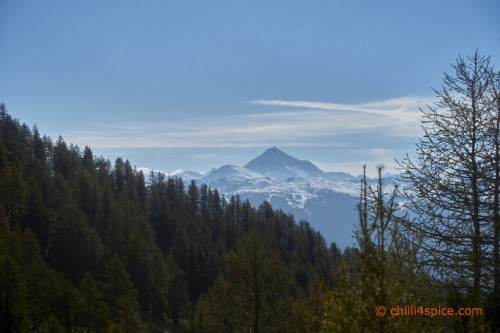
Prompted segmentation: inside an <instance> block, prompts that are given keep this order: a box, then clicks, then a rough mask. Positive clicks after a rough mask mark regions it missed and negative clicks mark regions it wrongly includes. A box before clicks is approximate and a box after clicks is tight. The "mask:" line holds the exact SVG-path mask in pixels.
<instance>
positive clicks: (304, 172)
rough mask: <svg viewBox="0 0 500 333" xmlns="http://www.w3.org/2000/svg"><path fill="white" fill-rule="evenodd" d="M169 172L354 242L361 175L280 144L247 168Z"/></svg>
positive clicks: (331, 237)
mask: <svg viewBox="0 0 500 333" xmlns="http://www.w3.org/2000/svg"><path fill="white" fill-rule="evenodd" d="M171 175H172V176H177V177H181V178H182V179H183V180H185V181H190V180H195V181H196V182H197V183H198V184H201V183H206V184H207V185H208V186H210V187H212V188H216V189H217V190H218V191H219V192H220V193H223V194H224V195H225V196H226V197H230V196H231V195H236V194H239V195H240V198H241V199H242V200H246V199H248V200H249V201H250V203H251V204H252V205H253V206H258V205H260V204H261V203H262V202H263V201H268V202H269V203H271V205H272V206H273V207H274V208H276V209H278V208H279V209H282V210H283V211H284V212H287V213H291V214H293V215H294V216H295V219H296V220H297V221H300V220H307V221H309V222H310V224H311V226H313V227H314V228H315V229H316V230H319V231H320V232H321V234H322V235H323V236H324V237H325V239H326V241H327V242H328V243H330V242H336V243H337V245H339V246H340V247H342V248H344V247H346V246H348V245H352V244H354V243H355V240H354V238H353V230H354V225H355V224H356V223H357V221H358V212H357V210H356V204H357V202H358V199H357V198H356V197H357V196H358V195H359V188H360V182H361V176H352V175H350V174H348V173H344V172H324V171H322V170H320V169H319V168H318V167H316V166H315V165H314V164H313V163H311V162H309V161H301V160H299V159H296V158H295V157H292V156H290V155H288V154H286V153H284V152H283V151H281V150H279V149H278V148H276V147H273V148H270V149H268V150H266V151H265V152H264V153H263V154H262V155H260V156H258V157H256V158H254V159H253V160H251V161H250V162H248V163H247V164H246V165H245V166H244V167H240V166H236V165H224V166H222V167H220V168H217V169H212V170H211V171H209V172H207V173H198V172H193V171H184V170H182V171H181V170H178V171H176V172H174V173H173V174H171ZM391 178H392V177H390V176H389V177H387V178H386V181H387V183H392V179H391ZM368 181H369V182H370V183H372V182H375V181H376V180H375V179H368Z"/></svg>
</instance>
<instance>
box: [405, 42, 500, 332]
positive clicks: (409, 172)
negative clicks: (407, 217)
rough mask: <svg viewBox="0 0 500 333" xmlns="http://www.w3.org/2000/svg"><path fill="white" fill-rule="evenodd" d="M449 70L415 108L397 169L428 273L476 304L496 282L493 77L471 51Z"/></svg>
mask: <svg viewBox="0 0 500 333" xmlns="http://www.w3.org/2000/svg"><path fill="white" fill-rule="evenodd" d="M452 68H453V70H454V73H453V74H447V73H445V74H444V79H443V86H442V88H441V89H439V90H434V91H435V93H436V97H437V99H438V100H437V102H436V103H435V104H434V105H430V106H428V107H427V108H426V109H422V113H423V120H422V128H423V130H424V136H423V138H421V139H420V140H419V142H418V143H417V145H416V146H417V150H416V154H415V157H413V158H411V157H409V156H407V157H406V158H405V159H403V160H402V161H400V162H399V165H400V167H401V169H402V179H401V180H402V181H403V182H404V183H405V188H406V191H405V192H406V199H407V202H408V207H410V209H411V210H412V211H413V212H414V214H415V216H416V217H417V222H416V223H412V224H409V225H408V227H409V229H410V230H411V231H412V232H413V233H414V234H415V235H416V236H417V237H419V238H420V239H421V240H423V242H422V255H423V257H424V258H426V261H427V263H428V264H429V268H430V269H429V272H430V273H432V274H434V275H435V277H436V278H438V280H440V281H442V282H445V284H446V285H447V286H448V287H454V288H456V290H457V291H459V292H460V293H462V294H464V297H466V299H467V302H468V304H467V306H481V305H483V304H484V298H485V295H486V294H488V293H489V292H490V291H491V290H492V288H493V287H494V286H496V288H497V289H498V285H499V281H500V280H499V279H500V274H499V272H500V271H499V266H500V258H499V245H498V244H499V236H500V229H499V226H500V223H499V213H498V209H499V208H498V196H499V191H500V188H499V174H500V171H499V165H498V162H499V156H500V154H499V153H500V150H499V123H498V122H499V119H498V118H499V102H498V100H499V94H498V74H497V73H495V72H494V69H493V67H492V66H491V65H490V59H489V57H486V56H483V55H480V54H479V53H478V52H477V51H476V52H475V53H474V55H472V56H470V57H467V58H466V59H464V58H462V57H459V58H458V59H457V60H456V63H455V64H452ZM490 258H491V259H493V260H490ZM492 272H494V274H492ZM492 275H493V277H494V279H491V277H492ZM498 310H499V309H498V308H497V309H496V311H498ZM477 324H478V323H477V322H476V323H475V324H473V325H476V326H477Z"/></svg>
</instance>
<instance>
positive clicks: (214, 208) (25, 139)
mask: <svg viewBox="0 0 500 333" xmlns="http://www.w3.org/2000/svg"><path fill="white" fill-rule="evenodd" d="M453 69H454V70H455V73H454V75H448V74H445V79H444V85H443V88H442V90H439V91H436V94H437V97H438V98H439V102H437V103H436V104H435V106H430V107H428V110H426V111H423V121H422V123H423V128H424V131H425V133H426V135H425V136H424V137H423V138H422V139H421V140H420V141H419V142H418V143H417V151H416V154H415V156H416V157H415V158H413V157H411V156H407V157H406V158H405V159H404V160H402V161H401V162H400V166H401V169H402V170H401V171H402V174H401V178H400V181H401V182H400V184H392V185H393V186H386V184H385V183H384V179H383V176H382V175H383V171H384V167H383V166H381V165H379V166H377V171H378V178H377V179H378V183H376V184H373V183H368V182H367V178H366V176H365V177H364V178H363V179H362V180H361V182H360V185H359V204H358V211H359V222H358V224H357V226H356V232H355V235H354V236H355V238H356V241H357V247H356V248H346V249H344V250H341V249H339V248H338V247H337V246H336V245H335V243H332V244H331V245H330V246H328V245H327V244H326V243H325V241H324V238H323V237H322V236H321V234H320V233H319V232H317V231H315V230H314V229H313V228H311V227H310V226H309V224H308V223H307V222H306V221H300V222H297V221H295V220H294V217H293V216H291V215H288V214H285V213H283V212H282V211H280V210H274V209H273V208H272V206H271V205H270V204H269V203H267V202H263V203H262V204H260V205H259V206H258V207H252V206H251V205H250V203H249V202H248V201H242V200H240V198H239V197H237V196H236V197H230V198H224V197H223V196H221V195H220V194H219V192H218V191H217V189H214V188H209V187H207V186H206V185H204V184H196V183H195V182H194V181H191V182H190V183H189V184H185V183H184V182H183V181H182V179H180V178H176V177H173V178H172V177H167V176H165V175H163V174H161V173H154V172H153V173H151V174H149V175H144V174H143V173H142V172H141V171H138V170H136V169H135V168H134V167H132V166H131V164H130V163H129V162H128V161H127V160H123V159H122V158H118V159H116V161H114V163H111V162H110V161H109V160H106V159H104V158H102V157H97V156H94V154H93V153H92V150H91V148H89V147H85V148H83V149H80V148H79V147H78V146H74V145H72V144H67V143H66V142H65V141H64V140H63V138H62V137H59V138H58V139H57V140H56V141H53V140H52V139H50V138H49V137H47V136H42V135H41V134H40V133H39V132H38V129H37V128H36V127H33V128H30V127H28V126H27V125H25V124H21V123H20V122H19V121H18V120H16V119H15V118H13V117H12V116H11V115H10V114H9V113H8V112H7V110H6V107H5V105H4V104H0V332H12V333H14V332H68V333H70V332H74V333H75V332H87V333H90V332H103V333H104V332H109V333H118V332H130V333H135V332H207V333H212V332H252V333H258V332H261V333H262V332H499V331H500V74H499V73H498V72H495V71H494V70H493V67H492V66H490V63H489V58H488V57H485V56H481V55H479V54H478V52H476V53H475V54H474V55H473V56H471V57H468V58H467V59H463V58H461V57H459V58H458V59H457V63H456V65H453ZM365 174H366V171H365ZM401 184H402V185H403V186H402V188H400V185H401ZM389 188H392V189H393V190H392V192H386V191H388V190H387V189H389ZM409 212H411V214H410V213H409Z"/></svg>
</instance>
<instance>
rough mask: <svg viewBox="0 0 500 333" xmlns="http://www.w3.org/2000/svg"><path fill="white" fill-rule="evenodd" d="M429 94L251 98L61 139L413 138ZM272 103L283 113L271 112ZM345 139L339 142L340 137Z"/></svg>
mask: <svg viewBox="0 0 500 333" xmlns="http://www.w3.org/2000/svg"><path fill="white" fill-rule="evenodd" d="M432 101H433V99H432V98H429V97H414V96H412V97H403V98H395V99H388V100H384V101H375V102H369V103H362V104H336V103H325V102H311V101H285V100H253V101H249V102H246V103H247V104H251V105H255V106H256V107H257V110H256V112H253V113H250V114H239V115H231V116H225V117H210V116H206V117H199V119H198V120H197V121H193V120H192V119H191V120H189V121H182V120H178V121H169V122H164V123H163V122H142V123H126V122H124V123H118V124H113V125H109V124H100V125H96V126H95V128H94V129H93V130H89V131H83V132H73V133H66V134H65V138H66V139H69V140H70V141H71V142H75V143H85V144H88V145H91V146H92V147H95V148H146V147H147V148H188V147H228V148H237V147H260V146H269V145H270V144H276V145H280V146H325V145H328V144H330V143H329V142H334V141H337V142H338V140H331V139H332V138H334V137H335V138H338V137H339V136H343V137H345V138H347V140H348V137H349V136H350V135H354V134H355V135H357V136H360V135H361V136H362V135H363V133H368V132H370V133H371V134H372V135H373V133H374V131H376V132H377V133H380V134H381V135H385V136H391V137H394V138H397V137H418V136H419V135H420V134H421V133H420V131H421V129H420V120H421V113H420V111H419V108H421V107H425V106H426V105H428V104H431V103H432ZM278 107H280V108H285V109H284V110H283V111H275V110H276V109H277V108H278ZM344 141H345V140H344Z"/></svg>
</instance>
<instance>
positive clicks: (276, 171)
mask: <svg viewBox="0 0 500 333" xmlns="http://www.w3.org/2000/svg"><path fill="white" fill-rule="evenodd" d="M245 169H249V170H252V171H254V172H257V173H260V174H262V175H265V176H269V177H273V178H277V179H288V178H308V177H321V176H323V174H324V173H323V171H321V170H320V169H318V168H317V167H316V166H315V165H314V164H312V163H311V162H309V161H301V160H298V159H296V158H295V157H292V156H290V155H288V154H286V153H284V152H283V151H281V150H279V149H278V148H276V147H272V148H269V149H267V150H266V151H265V152H264V153H262V154H261V155H260V156H258V157H256V158H254V159H253V160H251V161H250V162H248V163H247V164H246V165H245Z"/></svg>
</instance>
